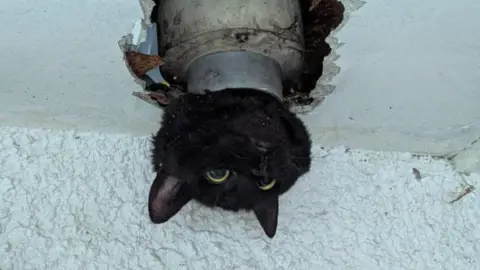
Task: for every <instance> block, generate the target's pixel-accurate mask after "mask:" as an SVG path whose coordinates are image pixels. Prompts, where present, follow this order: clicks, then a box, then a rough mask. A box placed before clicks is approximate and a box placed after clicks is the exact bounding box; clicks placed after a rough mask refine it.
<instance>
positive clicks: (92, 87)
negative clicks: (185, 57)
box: [0, 0, 480, 170]
mask: <svg viewBox="0 0 480 270" xmlns="http://www.w3.org/2000/svg"><path fill="white" fill-rule="evenodd" d="M358 2H359V1H357V0H345V3H347V5H348V6H349V7H351V6H355V4H358ZM31 3H32V2H31V1H28V2H27V1H13V0H9V1H7V2H6V3H3V4H2V7H1V8H0V32H1V33H2V42H0V49H1V51H2V58H1V60H0V61H1V64H0V81H1V82H2V91H0V108H1V111H0V124H1V125H7V126H11V125H20V126H27V127H53V128H64V127H65V128H75V129H80V130H96V131H104V132H121V133H134V134H149V133H151V132H153V131H155V129H156V128H157V127H158V121H159V120H160V111H159V110H158V109H156V108H154V107H153V106H151V105H148V104H146V103H144V102H142V101H140V100H137V99H135V98H134V97H132V96H131V92H132V91H134V90H138V89H139V86H138V85H137V84H136V83H135V82H134V81H133V79H132V77H131V76H130V74H129V72H128V71H127V69H126V67H125V65H124V63H123V60H122V55H121V51H120V49H119V48H118V46H117V41H118V40H119V39H120V37H121V36H122V35H124V34H126V33H128V32H129V31H130V30H131V28H132V26H133V21H134V20H136V19H138V18H140V17H143V14H142V12H141V9H140V7H139V5H138V3H137V2H136V1H127V0H122V1H96V0H95V1H94V0H85V1H51V0H50V1H48V0H39V1H36V2H35V6H32V4H31ZM349 10H351V8H349ZM478 14H480V2H478V1H475V0H471V1H469V0H462V1H438V0H423V1H416V0H403V1H386V0H369V1H367V3H366V4H365V5H364V6H363V7H362V8H360V9H359V10H357V11H356V12H354V13H352V14H350V18H349V20H348V22H347V23H346V24H345V27H343V28H342V29H341V30H340V31H338V33H337V34H336V37H337V38H338V39H339V41H340V43H343V46H341V47H340V48H338V49H337V50H336V53H337V54H338V55H340V58H339V59H338V61H337V62H336V63H337V64H338V65H339V66H340V68H341V71H340V73H339V74H338V75H337V76H336V77H335V78H334V79H333V81H332V82H331V83H332V84H335V85H336V86H337V88H336V90H335V92H334V93H333V94H332V95H330V96H329V97H328V98H327V99H326V101H324V103H323V104H322V105H321V106H319V107H318V108H317V110H316V111H315V112H313V113H312V114H310V115H308V116H305V117H304V118H305V119H306V120H307V122H308V124H309V126H310V128H311V131H312V133H313V135H314V137H315V139H316V140H317V141H318V142H322V143H324V144H328V145H339V144H344V145H347V146H349V147H359V148H369V149H388V150H400V151H415V152H427V153H432V154H445V153H452V152H455V153H456V152H457V151H461V150H463V149H467V150H468V149H469V147H470V145H471V143H472V142H473V141H475V140H476V139H477V138H479V137H480V108H479V106H478V103H479V100H480V91H479V90H478V85H480V76H479V74H480V65H479V63H480V38H478V35H477V33H480V24H479V23H477V22H476V19H474V18H476V17H475V16H477V15H478ZM471 149H473V148H471ZM464 156H466V158H464V160H463V161H462V160H461V162H460V167H462V166H463V168H464V169H465V170H468V169H471V168H475V167H476V166H477V167H478V168H479V169H480V165H479V164H480V163H479V162H478V157H479V156H480V155H478V154H477V152H475V151H473V150H471V151H470V152H469V153H468V155H464Z"/></svg>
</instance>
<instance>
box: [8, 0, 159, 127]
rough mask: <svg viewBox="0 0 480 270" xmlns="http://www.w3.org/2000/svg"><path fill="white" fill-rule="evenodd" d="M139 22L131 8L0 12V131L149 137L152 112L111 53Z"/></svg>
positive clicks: (87, 2) (23, 4)
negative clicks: (8, 127) (73, 130)
mask: <svg viewBox="0 0 480 270" xmlns="http://www.w3.org/2000/svg"><path fill="white" fill-rule="evenodd" d="M141 17H143V13H142V11H141V8H140V6H139V4H138V2H136V1H128V0H122V1H98V0H82V1H52V0H38V1H35V4H33V2H32V1H22V0H20V1H16V0H7V1H6V2H2V4H1V5H0V33H1V35H2V37H1V42H0V50H1V51H2V57H1V58H0V82H1V85H2V91H0V108H1V111H0V123H1V125H21V126H27V127H53V128H76V129H80V130H97V131H105V132H122V133H135V134H147V133H149V132H151V131H153V130H155V129H156V128H157V126H158V122H159V120H160V112H159V110H158V109H156V108H154V107H153V106H150V105H148V104H146V103H144V102H143V101H140V100H137V99H136V98H134V97H133V96H132V95H131V94H132V92H133V91H136V90H138V89H139V86H138V85H137V84H136V83H135V82H134V81H133V78H132V76H131V75H130V73H129V71H128V70H127V68H126V67H125V64H124V62H123V59H122V57H123V56H122V53H121V51H120V49H119V47H118V45H117V42H118V40H119V39H120V37H121V36H123V35H125V34H126V33H128V32H129V31H131V30H132V27H133V22H134V21H135V20H138V18H141Z"/></svg>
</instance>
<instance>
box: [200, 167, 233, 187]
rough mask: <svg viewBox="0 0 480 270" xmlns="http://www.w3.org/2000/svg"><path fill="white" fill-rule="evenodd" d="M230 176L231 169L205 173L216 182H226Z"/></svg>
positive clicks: (210, 179)
mask: <svg viewBox="0 0 480 270" xmlns="http://www.w3.org/2000/svg"><path fill="white" fill-rule="evenodd" d="M228 177H230V171H229V170H222V169H218V170H210V171H207V172H206V173H205V178H207V180H208V181H210V182H211V183H214V184H221V183H223V182H225V181H226V180H227V179H228Z"/></svg>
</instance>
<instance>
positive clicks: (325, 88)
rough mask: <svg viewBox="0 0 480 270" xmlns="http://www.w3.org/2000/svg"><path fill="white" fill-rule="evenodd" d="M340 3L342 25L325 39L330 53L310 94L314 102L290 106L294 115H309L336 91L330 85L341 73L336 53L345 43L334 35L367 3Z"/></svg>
mask: <svg viewBox="0 0 480 270" xmlns="http://www.w3.org/2000/svg"><path fill="white" fill-rule="evenodd" d="M340 1H341V2H342V4H343V5H344V6H345V12H344V19H343V21H342V23H341V24H340V25H339V26H338V27H337V28H336V29H335V30H333V31H332V32H331V33H330V35H329V36H328V37H327V39H326V41H327V43H328V44H329V45H330V47H331V48H332V51H331V52H330V54H329V55H327V56H326V57H325V59H324V62H323V65H324V67H323V74H322V76H321V77H320V78H319V79H318V81H317V86H316V87H315V89H314V90H313V91H312V92H310V96H311V97H312V98H314V100H315V101H314V102H313V103H312V104H309V105H295V106H292V107H291V108H290V110H291V111H292V112H294V113H297V114H304V115H307V114H309V113H310V112H312V111H314V110H315V108H316V107H317V106H319V105H321V104H322V102H323V101H324V100H325V98H327V97H328V96H329V95H330V94H332V93H333V92H334V91H335V89H336V86H335V85H334V84H331V82H332V81H333V79H334V78H335V76H337V75H338V74H339V73H340V71H341V68H340V66H339V65H337V63H336V61H337V60H338V59H339V58H340V57H341V55H340V54H339V53H337V49H339V48H341V47H342V46H343V45H344V44H345V43H342V42H340V40H339V39H338V38H337V37H336V36H335V35H336V34H337V33H338V32H339V31H341V30H342V29H343V27H344V26H345V25H346V24H347V22H348V21H349V20H350V15H351V14H352V13H354V12H356V11H358V10H359V9H360V8H362V7H363V6H364V5H365V4H366V3H367V2H366V1H363V0H340Z"/></svg>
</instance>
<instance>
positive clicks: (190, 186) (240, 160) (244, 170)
mask: <svg viewBox="0 0 480 270" xmlns="http://www.w3.org/2000/svg"><path fill="white" fill-rule="evenodd" d="M153 144H154V149H153V155H152V162H153V165H154V168H155V171H156V172H157V177H156V179H155V180H154V182H153V184H152V186H151V190H150V196H149V203H148V208H149V213H150V219H151V220H152V222H154V223H163V222H165V221H167V220H169V219H170V218H171V217H172V216H174V215H175V214H176V213H177V212H178V211H179V210H180V209H181V208H182V207H183V206H184V205H185V204H186V203H188V202H189V201H190V200H192V199H195V200H197V201H199V202H201V203H202V204H204V205H207V206H210V207H214V206H218V207H221V208H223V209H226V210H231V211H238V210H241V209H244V210H253V211H254V213H255V215H256V216H257V219H258V220H259V222H260V224H261V226H262V228H263V229H264V231H265V233H266V234H267V235H268V236H269V237H273V236H274V235H275V232H276V228H277V217H278V197H279V195H281V194H282V193H284V192H286V191H287V190H288V189H290V188H291V187H292V186H293V184H294V183H295V182H296V181H297V179H298V178H299V177H300V176H301V175H303V174H304V173H306V172H307V171H308V170H309V169H310V163H311V158H310V148H311V141H310V137H309V134H308V132H307V130H306V128H305V126H304V125H303V123H302V122H301V121H300V120H299V119H298V118H297V117H296V116H295V115H294V114H293V113H291V112H289V111H288V110H287V109H286V108H285V107H284V105H283V104H282V103H281V102H280V101H278V100H277V99H275V98H274V97H272V96H270V95H269V94H266V93H263V92H261V91H258V90H251V89H227V90H223V91H219V92H209V93H207V94H205V95H196V94H185V95H184V96H182V97H180V98H179V99H177V100H175V101H174V102H172V103H171V104H170V105H169V106H168V107H167V108H166V109H165V114H164V116H163V120H162V127H161V128H160V130H159V131H158V133H157V134H156V135H155V136H154V137H153Z"/></svg>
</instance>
